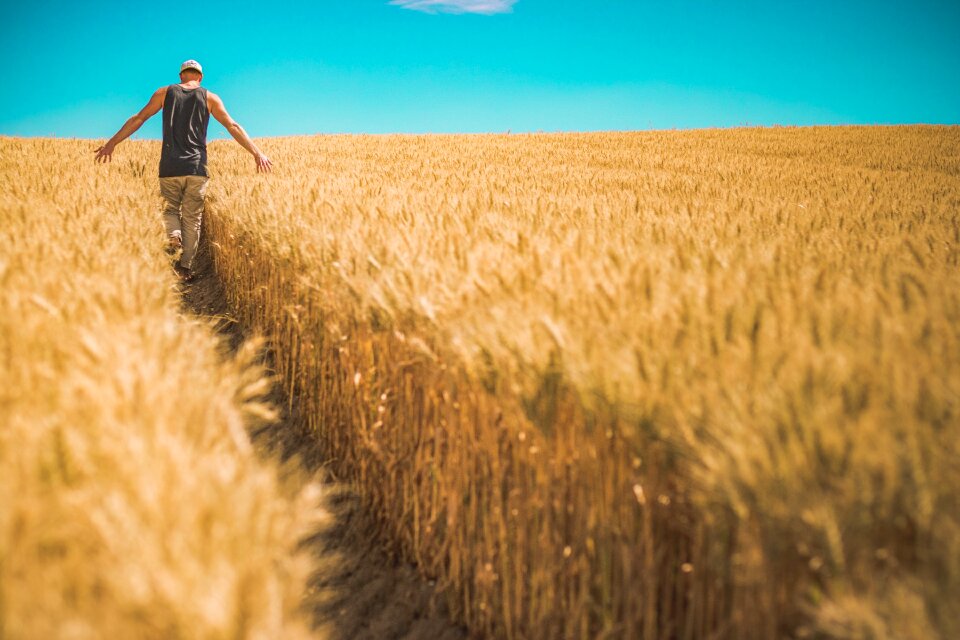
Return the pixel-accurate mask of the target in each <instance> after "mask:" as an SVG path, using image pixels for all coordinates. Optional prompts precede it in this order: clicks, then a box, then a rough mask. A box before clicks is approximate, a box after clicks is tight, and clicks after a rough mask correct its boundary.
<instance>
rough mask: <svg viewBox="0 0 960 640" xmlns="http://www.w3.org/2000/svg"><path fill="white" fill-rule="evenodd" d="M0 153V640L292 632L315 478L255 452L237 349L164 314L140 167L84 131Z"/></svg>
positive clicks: (163, 287)
mask: <svg viewBox="0 0 960 640" xmlns="http://www.w3.org/2000/svg"><path fill="white" fill-rule="evenodd" d="M127 150H129V152H131V155H134V156H135V157H138V158H146V157H150V156H151V155H154V154H156V153H157V152H158V150H159V148H158V145H157V144H145V143H134V144H131V145H129V146H128V147H127V148H126V149H125V151H127ZM0 158H2V160H0V169H2V173H0V175H2V178H0V194H2V195H0V246H2V247H3V249H2V252H0V283H2V288H0V301H2V308H3V313H2V315H0V354H2V355H0V424H2V428H0V637H3V638H10V639H15V638H77V639H80V638H280V637H282V638H298V637H307V633H306V630H305V625H303V623H302V622H301V620H300V615H299V613H298V610H299V608H300V603H301V598H302V595H303V591H304V587H305V579H306V573H305V572H306V571H307V570H308V569H309V566H308V564H307V561H306V559H304V558H303V557H300V556H298V555H297V554H295V553H294V551H295V547H296V545H297V543H298V541H299V539H300V538H301V537H302V535H303V534H304V532H305V527H306V526H307V525H308V524H309V521H310V520H311V519H312V518H314V516H318V515H319V514H317V513H316V502H317V497H316V495H315V494H316V488H315V487H313V486H312V485H307V486H306V487H299V488H298V487H296V486H293V485H291V486H290V487H287V488H285V487H284V486H282V485H281V483H280V481H279V480H278V476H277V470H276V468H275V467H274V466H273V465H271V464H268V463H265V462H263V461H261V460H260V459H259V458H258V457H257V455H256V454H255V452H253V451H252V450H251V445H250V442H249V439H248V437H247V434H246V431H245V427H246V426H248V425H251V424H257V423H259V424H262V423H263V420H264V419H269V418H270V416H269V413H270V411H271V410H270V409H269V408H268V407H267V406H265V405H263V404H261V402H260V401H259V399H258V398H259V397H260V396H262V395H263V392H264V390H265V385H266V380H265V378H264V377H263V375H262V372H261V371H260V370H259V369H258V368H257V367H256V366H254V365H253V364H252V356H253V352H252V351H251V349H250V348H247V349H246V351H245V354H244V355H242V356H241V357H240V358H239V359H236V360H230V361H226V360H224V358H223V356H222V355H221V354H220V352H219V350H218V347H217V342H216V340H215V338H214V337H213V335H212V332H211V330H210V328H209V327H207V326H206V325H204V324H201V323H199V322H197V321H191V320H188V319H186V318H184V317H183V316H182V315H181V314H180V312H179V311H178V308H179V306H178V295H177V292H176V289H175V284H174V277H173V275H172V272H171V271H170V269H169V266H168V265H167V264H166V260H165V259H164V257H163V254H162V247H163V244H162V243H163V240H162V231H161V228H160V227H159V226H158V215H159V214H158V211H159V206H158V205H159V198H158V194H157V188H156V182H155V180H156V178H154V177H153V176H152V175H150V173H151V172H144V171H143V169H142V164H141V163H140V162H133V163H131V162H130V161H123V160H121V161H119V162H118V163H117V164H116V165H114V166H113V167H110V168H108V169H106V170H103V168H99V167H95V166H94V165H93V162H92V154H91V145H90V143H87V142H79V141H52V140H18V139H9V138H0Z"/></svg>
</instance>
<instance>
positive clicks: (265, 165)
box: [253, 153, 273, 173]
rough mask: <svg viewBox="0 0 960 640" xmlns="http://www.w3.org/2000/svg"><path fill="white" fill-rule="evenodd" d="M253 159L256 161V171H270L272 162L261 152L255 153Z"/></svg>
mask: <svg viewBox="0 0 960 640" xmlns="http://www.w3.org/2000/svg"><path fill="white" fill-rule="evenodd" d="M253 160H254V162H256V163H257V173H270V170H271V169H273V163H272V162H270V158H268V157H267V156H265V155H263V154H262V153H255V154H254V155H253Z"/></svg>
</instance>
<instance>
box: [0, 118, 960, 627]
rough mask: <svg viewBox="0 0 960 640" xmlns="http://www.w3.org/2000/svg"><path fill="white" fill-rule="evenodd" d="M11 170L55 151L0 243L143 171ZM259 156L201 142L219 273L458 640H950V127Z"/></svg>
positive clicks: (16, 189)
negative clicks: (38, 213) (63, 194)
mask: <svg viewBox="0 0 960 640" xmlns="http://www.w3.org/2000/svg"><path fill="white" fill-rule="evenodd" d="M4 144H5V145H6V146H10V145H41V146H42V145H48V146H47V150H48V151H49V154H48V157H52V158H54V159H53V160H48V161H47V163H46V164H44V165H39V166H38V165H34V168H32V169H19V170H17V172H13V173H12V174H11V175H13V176H14V177H15V179H14V180H11V181H9V182H8V184H9V185H10V187H9V188H7V189H5V191H4V197H5V198H6V200H5V204H4V209H3V210H4V212H5V224H4V227H5V232H6V233H7V234H18V233H20V229H21V228H22V227H23V225H26V224H29V221H28V219H27V216H26V213H25V212H26V210H27V208H26V207H22V208H17V207H18V204H17V203H20V202H23V201H25V200H26V199H27V198H28V197H29V194H30V193H31V190H37V189H40V188H48V187H47V185H48V184H49V183H51V182H54V181H53V180H52V179H51V178H49V169H50V167H51V166H56V168H57V171H58V172H59V173H60V175H62V176H70V177H71V178H72V179H73V180H75V182H74V183H73V184H74V185H75V186H73V187H71V189H72V191H71V193H70V195H71V196H72V197H70V198H69V202H70V203H76V202H78V201H79V202H88V201H89V200H86V199H88V198H92V197H96V198H101V199H102V198H105V197H110V198H117V199H118V200H119V204H122V205H124V206H127V207H133V208H139V207H142V206H143V204H142V199H143V198H144V197H146V196H145V194H146V192H147V189H148V187H149V185H150V184H151V180H152V179H153V178H152V176H153V171H154V166H155V162H156V157H157V155H158V146H157V145H156V143H131V144H128V145H124V146H123V147H121V150H120V151H119V152H118V154H117V159H116V160H115V162H114V163H113V165H112V166H110V167H107V168H105V169H104V171H102V172H101V173H100V174H97V175H98V176H99V177H98V178H97V179H96V180H97V181H98V182H95V181H93V180H92V179H91V178H90V177H89V176H90V175H91V174H94V170H93V169H92V168H91V167H82V166H81V165H80V164H79V163H78V164H71V162H72V160H73V156H75V155H76V151H75V149H74V150H73V151H70V149H73V147H70V146H69V145H71V144H74V143H68V142H53V141H44V142H30V143H26V142H22V141H5V142H4ZM261 146H262V148H263V149H264V150H265V151H266V152H267V153H268V155H270V156H271V158H272V159H273V160H274V163H275V164H276V170H275V172H274V173H273V174H272V175H269V176H255V175H252V167H251V166H249V165H250V162H249V159H248V158H247V157H246V156H244V155H243V152H242V151H241V150H240V149H239V148H238V147H236V146H233V145H231V144H227V143H220V142H218V143H214V144H212V145H211V150H210V168H211V173H212V175H213V181H212V183H211V189H210V196H209V201H208V211H207V215H206V219H205V230H204V232H205V234H206V236H205V237H206V241H208V242H209V243H210V248H211V251H212V254H213V257H214V263H215V266H216V270H217V273H218V276H219V278H220V279H221V281H222V282H223V284H224V287H225V289H226V291H227V295H228V297H229V300H230V303H231V305H232V306H233V308H235V309H236V311H237V313H238V315H239V316H240V317H241V318H242V319H243V321H244V323H245V324H247V325H248V326H250V327H252V328H254V329H255V330H257V331H259V332H262V333H263V334H264V335H266V336H267V338H268V340H269V342H270V345H271V347H272V348H273V350H274V352H275V360H276V367H277V371H276V373H277V376H278V377H279V379H280V380H281V382H282V384H283V386H284V388H285V390H286V392H287V397H288V401H289V403H290V405H291V406H293V405H294V404H296V405H297V415H299V416H301V417H302V419H303V420H304V421H305V422H306V423H307V424H308V425H309V427H310V428H311V429H312V430H313V431H314V432H315V433H316V436H317V438H318V439H319V441H320V442H321V443H322V445H323V447H324V448H325V449H326V451H327V453H328V455H329V458H330V462H329V464H330V466H331V468H332V469H334V470H335V471H336V473H337V474H339V475H340V476H342V477H345V478H349V479H352V480H353V481H355V482H356V483H357V484H358V485H359V486H360V487H362V488H363V491H364V493H365V496H366V500H367V502H368V504H369V506H370V508H371V509H372V511H373V512H374V513H376V514H377V515H378V517H379V519H380V521H381V522H382V523H383V526H384V529H385V531H386V532H387V537H388V538H389V539H390V540H391V541H392V543H393V544H394V545H395V548H396V551H397V552H398V553H399V554H401V555H402V556H403V557H405V558H407V559H409V560H412V561H414V562H415V563H416V564H417V566H418V567H419V568H420V570H421V572H423V574H424V575H426V576H430V577H432V578H435V579H437V581H438V583H439V584H440V586H441V587H443V588H444V589H445V590H446V593H447V597H448V600H449V604H450V606H451V609H452V611H453V613H454V615H455V616H456V617H457V618H458V619H460V620H462V621H464V622H465V623H466V624H467V626H468V627H469V628H470V629H471V630H472V631H473V633H474V634H476V635H477V636H489V637H505V638H554V637H557V638H559V637H604V638H707V637H723V638H770V637H784V636H785V637H836V638H894V637H896V638H901V637H904V638H927V637H942V638H951V637H956V636H957V635H960V616H958V613H957V609H956V607H955V606H953V602H954V600H955V599H956V598H957V597H958V594H960V498H958V495H960V464H958V462H957V461H958V460H960V419H958V412H960V404H958V402H960V273H958V262H960V250H958V244H960V130H958V128H956V127H844V128H773V129H738V130H706V131H688V132H679V131H663V132H632V133H595V134H526V135H482V136H470V135H462V136H399V135H398V136H314V137H297V138H279V139H267V140H263V141H261ZM8 153H9V152H6V151H5V153H4V157H7V155H8ZM23 153H26V151H24V152H23ZM71 154H73V155H71ZM61 179H66V178H61ZM93 206H94V205H92V204H91V205H88V207H89V208H92V207H93ZM97 206H99V205H97ZM17 211H20V212H21V213H19V214H15V212H17ZM17 215H19V217H17ZM8 217H9V218H11V219H12V220H13V221H12V222H9V221H6V218H8ZM80 226H81V227H83V225H80ZM78 233H79V232H78ZM150 233H152V232H151V231H148V230H147V229H145V228H144V229H140V230H138V231H137V232H136V233H135V234H134V235H136V236H137V237H139V235H143V236H144V237H146V236H149V235H150ZM138 234H139V235H138ZM39 235H40V238H39V239H38V240H36V242H37V243H38V245H37V249H36V253H39V254H40V255H43V254H44V252H45V251H47V250H48V245H49V244H50V243H49V241H43V239H44V238H46V237H49V236H50V232H49V231H48V232H46V233H42V232H41V233H40V234H39ZM151 237H152V236H151ZM133 242H134V241H133V240H130V239H129V238H128V239H127V240H125V241H124V242H123V243H121V244H122V245H123V246H122V248H121V247H119V246H118V248H117V249H116V252H117V253H121V252H127V253H128V254H129V252H130V251H131V247H130V245H131V244H132V243H133ZM136 242H139V243H140V245H138V246H140V247H141V248H140V249H136V250H135V253H137V255H139V256H140V257H141V259H142V260H143V261H144V263H145V264H146V263H147V262H149V261H148V260H146V257H145V256H146V255H147V254H148V253H150V252H151V251H154V248H153V246H152V245H150V246H149V247H148V246H147V245H148V244H149V243H146V241H145V240H136ZM144 243H146V244H144ZM81 247H83V248H87V250H88V251H89V252H90V255H91V256H96V257H97V258H100V257H102V252H100V251H92V249H90V248H88V247H89V245H84V244H83V243H81ZM24 259H25V258H24ZM127 262H129V260H127ZM59 269H63V267H59ZM23 270H25V271H27V272H28V273H31V274H34V276H35V274H37V273H47V272H48V271H49V277H50V278H56V277H58V276H57V268H55V267H49V268H48V269H40V270H38V269H37V267H36V265H34V266H33V267H32V268H31V269H30V270H26V267H23ZM5 273H17V272H16V271H11V268H10V267H7V269H6V271H5ZM151 273H153V272H151ZM8 277H9V276H8ZM131 277H139V275H137V274H132V275H131ZM154 277H156V276H154ZM128 282H129V280H128ZM129 287H132V283H131V284H128V288H129ZM6 288H7V287H5V289H6ZM23 289H24V288H23V287H22V286H21V290H23ZM23 295H24V296H25V295H26V294H23ZM18 300H19V298H18ZM18 304H21V303H18ZM22 304H27V303H22ZM139 304H140V303H139V302H138V303H137V305H139ZM137 305H134V306H137ZM30 313H31V314H32V316H35V317H38V318H41V317H43V316H42V314H41V313H40V312H37V311H31V312H30ZM5 315H6V316H11V315H12V314H9V313H7V314H5ZM14 329H15V327H4V329H3V334H4V336H6V335H7V334H8V333H11V332H13V331H14ZM13 335H19V334H13ZM10 344H11V345H12V344H13V341H10ZM42 344H46V343H42ZM7 348H8V350H9V349H10V348H12V347H7ZM40 348H41V347H40V346H37V347H34V349H40ZM43 348H48V347H43ZM18 353H20V352H18ZM26 354H27V352H23V353H22V354H21V355H20V356H19V357H18V358H16V359H14V358H8V361H10V362H25V363H29V362H30V359H29V358H28V357H27V355H26ZM23 367H24V371H26V370H33V369H36V371H35V372H34V373H31V374H30V375H37V376H39V375H45V373H43V372H45V371H47V369H48V367H41V366H38V365H35V364H34V365H29V364H25V365H23ZM31 367H32V369H31ZM23 375H26V374H23ZM47 402H48V401H46V400H44V401H43V402H41V401H39V400H36V401H34V402H32V403H30V406H41V407H42V406H45V403H47ZM38 419H39V418H38ZM27 422H28V423H32V422H36V420H33V421H31V420H27ZM14 433H17V432H16V431H14ZM42 446H44V447H47V448H49V447H50V445H49V443H48V444H46V445H42ZM6 448H9V445H8V446H7V447H6ZM0 454H2V450H0ZM10 455H12V454H10ZM5 459H6V457H5ZM238 477H239V476H238ZM243 477H244V480H246V476H243ZM291 517H292V516H291ZM4 530H5V531H6V530H8V529H6V528H5V529H4ZM0 557H2V556H0ZM3 566H4V567H5V566H6V563H4V565H3ZM4 570H6V569H4ZM7 582H8V580H7V578H6V577H5V578H4V583H7ZM8 599H9V596H6V595H4V596H2V597H0V606H3V603H5V602H7V601H8Z"/></svg>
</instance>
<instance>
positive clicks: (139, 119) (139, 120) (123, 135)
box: [94, 87, 167, 162]
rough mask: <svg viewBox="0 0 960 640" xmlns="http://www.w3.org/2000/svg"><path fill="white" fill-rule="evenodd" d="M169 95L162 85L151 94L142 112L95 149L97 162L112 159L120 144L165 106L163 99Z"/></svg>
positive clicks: (132, 117)
mask: <svg viewBox="0 0 960 640" xmlns="http://www.w3.org/2000/svg"><path fill="white" fill-rule="evenodd" d="M166 95H167V88H166V87H161V88H159V89H157V90H156V91H155V92H154V93H153V95H152V96H150V101H149V102H147V106H145V107H144V108H143V109H140V112H139V113H137V114H136V115H134V116H131V117H130V119H129V120H127V121H126V122H124V123H123V126H122V127H120V131H117V132H116V133H115V134H114V135H113V137H112V138H110V140H108V141H107V144H105V145H103V146H102V147H100V148H99V149H97V150H96V151H95V153H96V154H97V155H96V157H94V160H95V161H96V162H108V161H109V160H112V159H113V158H112V157H111V154H113V150H114V149H115V148H116V146H117V145H118V144H120V143H121V142H123V141H124V140H126V139H127V138H129V137H130V136H131V135H132V134H133V132H134V131H136V130H137V129H139V128H140V127H141V126H142V125H143V123H144V122H146V121H147V120H149V119H150V118H151V117H152V116H153V115H154V114H155V113H156V112H157V111H160V109H162V108H163V99H164V98H165V97H166Z"/></svg>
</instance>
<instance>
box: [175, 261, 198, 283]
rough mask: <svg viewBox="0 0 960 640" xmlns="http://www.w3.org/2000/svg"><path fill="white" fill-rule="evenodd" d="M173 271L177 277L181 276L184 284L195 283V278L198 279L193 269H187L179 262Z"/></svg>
mask: <svg viewBox="0 0 960 640" xmlns="http://www.w3.org/2000/svg"><path fill="white" fill-rule="evenodd" d="M173 270H174V271H176V272H177V275H178V276H180V280H181V281H182V282H193V280H194V278H196V277H197V275H196V274H195V273H194V272H193V270H192V269H187V268H186V267H184V266H183V265H181V264H180V263H179V262H178V263H177V264H175V265H174V266H173Z"/></svg>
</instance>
